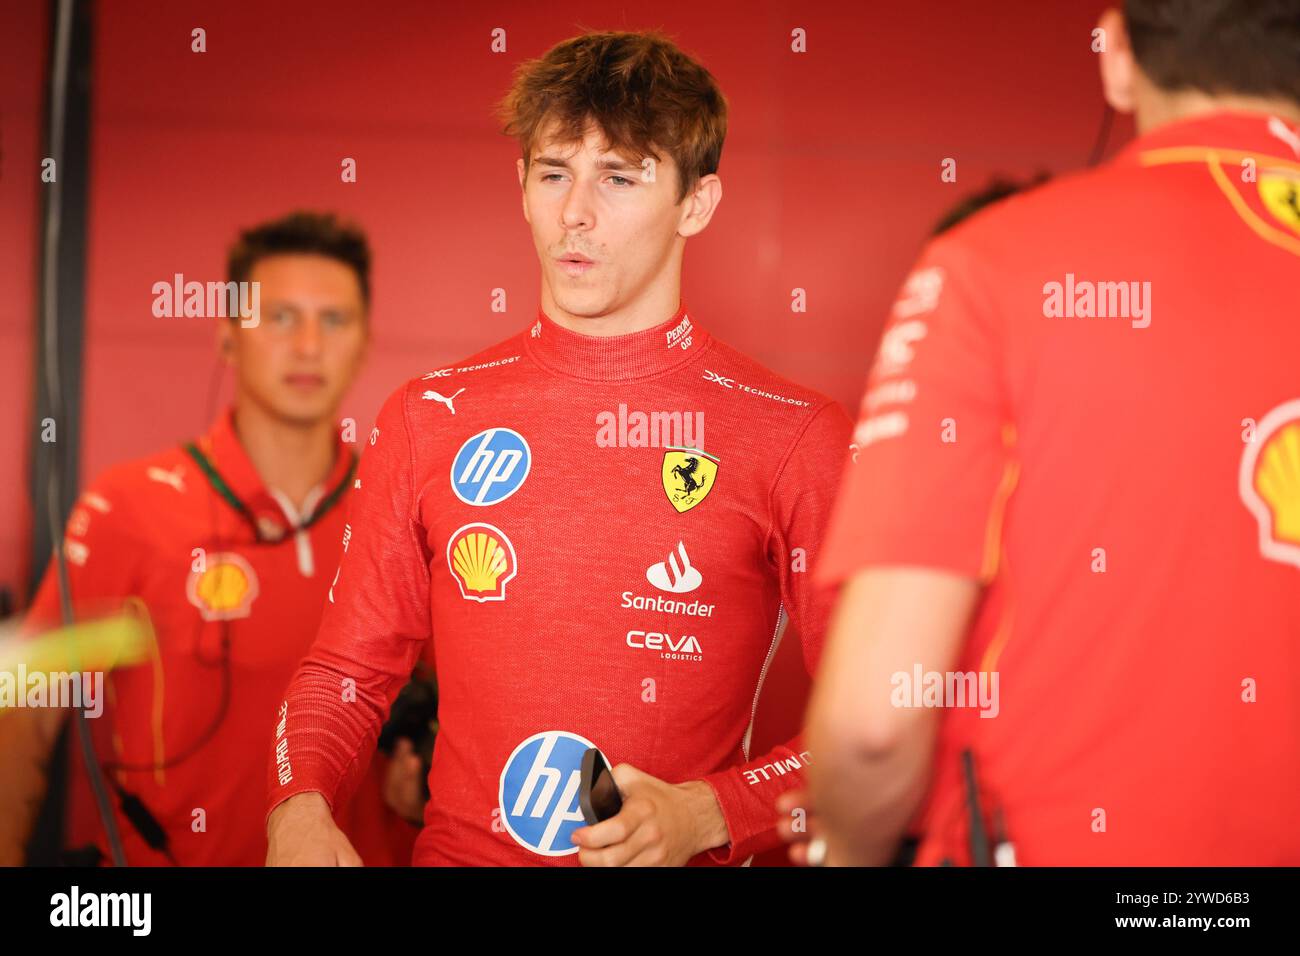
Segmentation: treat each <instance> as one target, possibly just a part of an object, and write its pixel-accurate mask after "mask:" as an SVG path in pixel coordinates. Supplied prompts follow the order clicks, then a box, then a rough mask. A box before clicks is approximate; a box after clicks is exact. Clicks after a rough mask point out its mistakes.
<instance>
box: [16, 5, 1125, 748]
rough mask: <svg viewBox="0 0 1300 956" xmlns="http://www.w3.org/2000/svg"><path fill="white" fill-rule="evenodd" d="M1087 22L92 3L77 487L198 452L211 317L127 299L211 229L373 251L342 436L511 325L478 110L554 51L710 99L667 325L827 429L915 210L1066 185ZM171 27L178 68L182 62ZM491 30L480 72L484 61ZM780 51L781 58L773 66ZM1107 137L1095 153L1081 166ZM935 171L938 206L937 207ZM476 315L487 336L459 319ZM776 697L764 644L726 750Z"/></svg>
mask: <svg viewBox="0 0 1300 956" xmlns="http://www.w3.org/2000/svg"><path fill="white" fill-rule="evenodd" d="M1103 6H1104V3H1102V2H1101V0H1082V2H1080V0H1051V2H1047V0H1000V2H998V3H996V4H984V3H980V4H976V3H942V4H934V3H929V4H926V3H912V4H899V3H892V2H891V3H885V2H868V3H847V2H845V3H824V4H818V5H816V7H810V6H809V5H807V4H802V3H793V2H774V0H766V2H745V3H739V2H724V3H708V4H699V3H694V2H690V3H688V2H680V0H669V2H663V3H659V4H655V5H653V7H652V8H650V9H646V8H645V7H643V6H639V5H632V4H627V5H622V4H609V3H594V2H586V0H584V2H578V3H571V4H566V5H563V6H562V7H557V6H554V5H550V4H534V3H475V4H471V3H463V4H462V3H436V2H414V0H404V2H403V0H390V2H387V3H385V4H381V5H377V6H374V7H371V8H367V7H366V6H364V5H359V4H356V3H354V2H351V0H277V2H276V3H273V4H267V3H262V2H253V0H238V2H235V0H227V2H221V3H217V2H202V3H200V2H190V0H184V2H172V3H166V4H159V3H156V2H148V0H112V2H109V3H101V4H99V7H98V12H97V36H96V41H95V45H94V77H95V86H94V102H93V128H92V141H93V144H94V145H93V153H92V156H91V160H90V167H91V172H92V177H93V178H92V185H91V197H92V198H91V210H90V224H91V232H90V238H89V243H90V248H89V253H90V257H89V262H90V266H89V276H88V301H89V314H88V316H87V343H86V363H87V374H86V393H85V396H84V413H85V424H86V431H85V434H86V436H87V437H86V442H85V447H84V450H83V458H82V463H83V475H82V477H83V479H88V478H89V477H90V476H92V475H93V474H94V473H95V472H97V471H99V470H100V469H102V468H103V467H105V466H106V465H108V464H110V463H111V462H114V461H118V460H121V459H124V458H128V457H132V456H137V455H140V454H143V453H145V452H148V451H150V450H152V449H155V448H157V447H159V446H160V445H164V444H168V443H172V442H175V441H177V440H178V439H180V438H182V437H184V436H189V435H192V434H194V433H195V432H197V431H198V430H200V429H201V428H202V427H203V426H204V425H205V424H206V419H207V417H208V416H209V414H210V411H211V408H210V406H209V403H208V397H207V382H208V379H209V377H210V374H211V372H212V370H213V368H214V367H215V348H214V345H213V341H214V332H213V329H212V327H211V320H202V319H158V318H154V317H153V315H152V313H151V310H150V305H151V302H152V292H151V287H152V285H153V283H154V282H156V281H159V280H168V279H169V278H170V277H171V276H172V275H173V274H174V273H177V272H180V273H183V274H184V275H185V276H186V278H187V279H190V278H193V279H199V280H200V281H206V280H208V279H219V278H222V274H221V272H222V267H223V261H224V259H223V255H224V249H225V246H226V244H227V243H228V241H229V240H230V239H231V238H232V237H233V235H234V233H235V231H236V230H237V229H238V228H239V227H241V226H246V225H249V224H252V223H254V222H256V221H258V220H260V219H263V218H266V217H269V216H273V215H277V214H280V213H282V212H284V211H287V210H289V209H290V208H294V207H300V206H309V207H328V208H332V209H336V210H339V211H341V212H343V213H345V214H347V215H349V216H352V217H354V218H356V219H357V220H359V221H360V222H361V223H362V224H363V225H364V226H365V227H366V228H367V229H368V231H369V233H370V236H371V239H372V242H373V245H374V249H375V254H376V263H375V273H374V286H375V307H374V313H373V329H374V343H373V350H372V354H371V359H370V363H369V366H368V368H367V369H366V371H365V373H364V375H363V377H362V379H361V380H360V382H359V383H358V384H357V386H356V387H355V388H354V390H353V392H352V394H351V395H350V396H349V397H348V399H347V402H346V405H345V408H344V409H343V412H342V414H343V416H350V417H352V418H355V419H356V420H357V424H358V430H357V433H358V434H359V435H365V434H366V433H367V432H368V430H369V427H370V422H371V419H372V417H373V415H374V413H375V411H376V410H377V409H378V406H379V404H380V402H381V400H382V398H383V397H384V395H386V394H387V392H388V391H389V390H391V389H392V388H393V387H395V385H396V384H397V383H398V382H399V381H400V380H402V379H403V378H405V377H408V376H411V375H414V374H418V373H421V372H424V371H427V370H429V369H431V368H436V367H438V366H441V365H443V364H446V363H449V362H451V361H453V360H455V359H458V358H461V357H464V356H466V355H468V354H470V353H472V352H475V351H477V350H479V349H481V348H483V347H484V346H486V345H488V344H491V343H492V342H495V341H497V340H498V339H500V338H503V337H505V336H507V335H509V334H511V333H513V332H515V331H517V330H518V329H520V328H522V327H524V326H525V325H527V324H529V322H530V321H531V316H532V314H533V312H534V310H535V309H536V306H537V287H538V278H537V265H536V259H535V255H534V252H533V249H532V245H531V242H530V240H529V236H528V233H527V229H526V225H525V223H524V222H523V219H522V215H521V213H520V206H519V194H518V185H517V182H516V179H515V170H514V160H515V157H516V149H515V146H514V144H513V143H512V142H511V141H509V140H507V139H505V138H504V137H502V136H501V135H500V134H499V133H498V132H497V130H496V128H495V126H494V124H493V121H492V119H491V108H492V105H493V103H494V101H495V100H496V98H497V97H498V96H499V95H500V94H501V93H502V92H503V91H504V90H505V88H506V86H507V85H508V82H509V79H510V75H511V71H512V69H513V68H514V67H515V66H516V64H517V63H518V62H519V61H520V60H521V59H523V58H525V57H531V56H537V55H539V54H540V53H541V52H543V51H544V50H545V49H546V48H547V47H549V46H550V45H551V44H553V43H555V42H557V41H558V40H560V39H563V38H564V37H566V36H569V35H571V34H573V33H575V32H578V31H579V30H580V29H582V28H592V29H611V28H618V29H637V28H646V27H659V28H662V29H665V30H666V31H667V32H669V33H670V34H671V35H673V36H674V37H675V38H676V39H677V40H678V42H679V43H681V44H682V45H683V46H684V47H685V48H686V49H687V50H689V51H691V52H693V53H694V54H696V55H697V56H698V57H700V58H701V60H702V61H703V62H704V63H705V64H706V65H707V66H708V68H709V69H710V70H711V71H712V72H713V73H714V75H715V76H716V77H717V78H718V80H719V82H720V83H721V85H722V87H723V89H724V91H725V93H726V94H727V97H728V99H729V101H730V104H731V116H730V132H729V135H728V139H727V144H726V148H725V150H724V153H723V161H722V168H721V175H722V178H723V181H724V184H725V198H724V202H723V203H722V206H721V208H720V210H719V212H718V214H717V216H716V217H715V218H714V221H713V223H712V224H711V225H710V227H709V229H708V230H707V232H706V233H705V234H703V235H702V236H701V237H699V238H697V239H694V240H692V241H691V243H690V244H689V247H688V251H687V258H686V270H685V290H684V297H685V301H686V302H687V303H688V305H689V306H690V307H691V309H692V312H693V314H694V316H695V318H696V319H697V320H698V321H700V322H702V323H704V324H705V325H706V326H708V327H709V328H710V329H711V330H712V331H713V332H714V333H715V334H716V335H718V336H719V337H721V338H723V339H725V340H727V341H729V342H730V343H731V344H733V345H735V346H736V347H738V348H740V349H741V350H742V351H745V352H748V353H749V354H751V355H753V356H755V357H756V358H758V359H759V360H760V361H762V362H764V363H766V364H768V365H770V366H771V367H773V368H775V369H776V370H777V371H779V372H781V373H783V374H785V375H787V376H789V377H791V378H794V379H797V380H799V381H802V382H805V383H807V384H810V385H813V386H815V387H818V388H820V389H821V390H823V391H825V392H827V393H828V394H830V395H832V396H834V397H835V398H837V399H839V400H841V401H842V402H844V403H845V404H846V405H847V406H849V408H850V409H852V408H854V407H856V403H857V401H858V398H859V394H860V390H861V388H862V385H863V377H864V373H865V370H866V367H867V364H868V359H869V357H870V354H871V352H872V351H873V349H874V346H875V342H876V339H877V337H878V335H879V331H880V327H881V323H882V321H883V318H884V316H885V314H886V312H887V309H888V305H889V303H890V301H891V299H892V296H893V294H894V292H895V290H896V289H897V287H898V284H899V283H900V281H901V280H902V278H903V276H904V275H905V273H906V271H907V268H908V266H909V264H910V263H911V261H912V260H913V259H914V258H915V256H916V254H917V252H918V250H919V248H920V245H921V243H922V242H923V240H924V237H925V235H926V234H927V232H928V231H929V229H930V227H931V226H932V224H933V222H934V221H935V219H936V218H937V217H938V216H939V215H940V213H941V212H942V211H944V210H945V209H946V208H947V207H949V206H950V205H952V204H953V203H954V202H955V201H957V200H958V199H959V198H960V197H961V196H963V195H965V194H967V193H969V192H971V191H973V190H976V189H978V188H979V187H981V186H982V185H983V184H984V183H985V182H986V181H987V179H988V177H989V176H990V175H991V174H993V173H1005V174H1013V175H1029V174H1031V173H1033V172H1036V171H1038V170H1040V169H1041V170H1050V171H1062V170H1066V169H1070V168H1075V167H1078V166H1080V165H1082V164H1083V162H1084V160H1085V159H1086V157H1087V155H1088V153H1089V151H1090V149H1091V147H1092V144H1093V141H1094V138H1095V136H1096V134H1097V128H1098V125H1099V123H1100V120H1101V116H1102V99H1101V95H1100V90H1099V86H1098V83H1097V79H1096V63H1095V57H1094V55H1093V54H1092V52H1091V50H1090V30H1091V28H1092V26H1093V24H1094V23H1095V20H1096V17H1097V15H1098V14H1099V13H1100V11H1101V9H1102V8H1103ZM6 17H8V14H6ZM43 18H44V10H43V6H42V5H39V4H38V5H37V7H36V12H35V13H33V14H30V15H29V14H26V13H24V14H23V15H22V17H20V18H19V19H18V21H17V23H18V27H19V29H20V30H21V31H22V32H23V34H24V36H25V39H24V41H23V42H22V43H17V42H15V33H14V32H11V31H5V32H4V34H3V36H4V39H3V40H0V44H2V46H0V52H3V53H5V54H10V53H16V54H17V55H16V57H15V58H14V59H13V60H11V58H10V56H8V55H5V56H3V57H0V70H3V73H0V77H3V79H4V81H5V90H4V96H5V100H4V101H3V105H4V106H5V107H6V110H5V113H6V115H5V127H4V133H5V147H6V154H9V153H10V150H14V151H16V152H17V153H18V154H19V155H20V157H22V161H23V162H27V161H31V162H32V163H33V166H32V167H31V170H32V173H31V175H32V178H33V180H34V178H35V165H34V163H35V158H34V156H35V149H34V146H35V144H36V142H37V140H38V137H37V130H38V128H39V124H37V123H36V122H35V121H36V119H37V114H36V106H37V105H38V104H37V101H36V100H35V99H34V98H31V97H26V98H17V105H18V109H17V111H16V112H15V111H11V110H10V109H9V107H10V106H11V105H12V104H13V103H14V102H15V98H14V97H11V95H10V94H11V93H12V92H13V91H12V90H11V89H10V84H11V82H15V83H17V81H16V79H15V77H16V76H17V75H18V74H21V75H23V76H25V77H26V79H27V81H28V82H29V84H30V85H31V87H32V89H33V90H35V89H40V88H41V85H40V78H39V76H35V75H33V74H35V73H37V72H38V71H39V70H40V69H42V66H43V63H44V44H45V39H44V37H43V35H42V30H43V26H42V23H43ZM196 27H202V28H203V29H204V30H206V33H207V52H206V53H194V52H191V49H190V44H191V30H193V29H194V28H196ZM496 28H501V29H503V30H504V31H505V36H506V46H507V49H506V52H504V53H494V52H492V48H491V42H492V31H493V30H494V29H496ZM796 28H802V29H803V30H805V31H806V35H807V49H808V52H807V53H805V54H796V53H792V52H791V50H790V44H791V31H792V30H794V29H796ZM29 40H30V42H27V41H29ZM24 124H26V125H24ZM15 126H16V127H17V132H16V133H15V132H14V129H15ZM1129 135H1130V127H1129V126H1128V124H1126V123H1121V124H1119V125H1118V126H1117V128H1116V130H1115V132H1114V134H1113V138H1112V148H1114V147H1115V146H1117V145H1119V143H1120V142H1121V141H1122V140H1124V139H1126V138H1127V137H1128V136H1129ZM344 157H352V158H354V159H355V160H356V161H357V168H358V181H357V182H356V183H343V182H341V179H340V163H341V161H342V160H343V158H344ZM946 157H951V158H954V159H956V160H957V164H958V165H957V174H958V175H957V182H956V183H943V182H942V181H941V180H940V163H941V161H942V160H943V159H944V158H946ZM6 167H8V161H6ZM11 172H12V170H11V168H6V170H5V183H6V186H8V185H9V181H10V173H11ZM37 188H39V187H37ZM4 202H5V206H4V212H5V221H4V224H3V228H2V230H0V252H3V253H5V255H3V256H0V269H3V272H0V276H3V278H4V281H5V283H6V285H5V288H6V295H5V296H4V297H3V307H2V308H3V311H0V337H2V338H0V346H2V347H3V350H4V354H3V357H2V358H0V361H2V362H3V366H0V373H2V374H3V376H4V378H3V381H2V382H0V389H3V392H2V393H0V403H2V407H3V409H4V413H3V419H2V420H0V429H3V432H2V435H3V440H4V448H5V449H6V450H7V451H9V452H11V454H9V455H5V456H3V458H0V469H2V470H3V479H4V481H5V492H4V497H3V499H0V514H2V515H3V518H4V525H3V527H4V529H5V531H4V539H3V544H4V546H5V553H4V556H3V559H2V560H3V562H4V563H3V564H0V573H3V574H4V575H5V576H6V579H8V578H10V577H16V576H17V575H19V574H20V573H21V569H22V567H23V562H25V548H26V530H25V529H26V524H25V522H27V521H28V520H29V519H28V517H27V516H26V515H25V512H24V509H25V503H24V500H25V494H20V493H14V492H13V491H11V489H12V487H13V486H12V485H11V484H10V482H11V480H12V479H14V478H16V477H17V476H18V475H20V474H21V475H22V476H23V479H24V480H25V472H20V471H19V470H18V469H17V467H16V466H14V465H13V464H11V462H14V461H18V460H22V461H23V462H25V460H26V459H25V454H26V452H25V450H24V446H25V443H26V440H27V434H28V430H29V423H28V421H27V419H26V418H25V417H23V415H22V414H19V413H16V412H15V409H17V408H29V407H30V402H29V401H28V400H27V397H26V392H28V391H30V375H29V371H28V367H29V365H30V351H29V348H30V342H26V343H22V344H21V345H20V342H19V340H20V339H21V338H23V336H24V334H26V336H27V337H28V339H30V334H31V325H30V323H31V317H32V316H33V315H34V310H33V301H32V288H31V274H32V271H33V269H34V249H35V239H36V232H35V212H36V208H37V207H36V191H35V190H34V189H33V188H31V187H30V186H26V185H25V186H24V188H23V189H22V190H21V192H20V195H19V196H18V198H17V200H16V201H15V198H14V196H13V195H7V196H5V197H4ZM11 213H12V214H13V215H12V216H11ZM1063 221H1064V219H1063ZM498 287H499V288H503V289H505V290H506V292H507V296H508V303H509V310H508V312H507V313H505V314H498V313H493V312H491V311H489V304H490V297H491V294H492V290H493V289H495V288H498ZM795 288H801V289H805V290H807V301H808V311H807V313H804V314H794V313H792V312H791V310H790V301H791V291H792V290H793V289H795ZM10 289H13V290H14V292H13V294H12V295H10V294H9V293H8V290H10ZM24 467H25V466H24ZM798 670H799V665H798V658H797V651H796V649H795V648H794V647H793V646H792V645H788V646H787V647H785V648H784V649H783V652H782V653H781V654H780V655H779V658H778V661H777V667H776V668H775V673H774V675H773V677H772V678H771V683H770V684H769V689H768V692H767V693H766V695H765V703H764V707H763V708H762V709H761V713H760V718H759V726H758V728H757V729H756V739H755V745H756V746H764V745H766V744H768V743H770V742H771V741H772V740H773V739H775V737H776V735H777V734H781V733H785V732H786V731H788V730H790V729H791V728H792V727H794V726H795V724H796V722H797V719H798V711H799V705H800V702H801V695H802V693H803V692H804V690H805V682H804V680H803V678H802V677H801V676H800V675H799V674H798Z"/></svg>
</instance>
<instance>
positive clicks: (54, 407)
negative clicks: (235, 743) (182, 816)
mask: <svg viewBox="0 0 1300 956" xmlns="http://www.w3.org/2000/svg"><path fill="white" fill-rule="evenodd" d="M72 5H73V4H72V0H59V3H58V10H57V13H56V20H55V24H54V31H55V42H54V55H53V63H52V64H51V69H50V117H49V121H50V128H49V134H50V144H49V145H50V156H51V158H53V160H54V163H55V169H59V168H61V167H62V166H63V153H64V150H63V120H64V110H65V109H66V106H67V96H68V59H69V46H70V44H71V33H72V17H73V10H72ZM48 188H49V193H48V195H49V206H48V213H47V217H46V230H45V250H44V255H43V258H42V263H41V270H42V276H41V281H42V293H43V294H42V299H43V303H42V305H43V309H42V313H43V314H42V316H41V320H42V332H43V333H44V340H45V361H46V369H45V371H46V374H45V383H46V386H47V388H46V391H47V393H48V394H47V396H46V397H47V400H48V402H49V408H50V417H51V418H52V419H53V420H54V421H55V422H56V423H62V424H64V426H65V434H66V422H67V419H66V417H65V415H64V406H63V384H62V378H61V376H60V375H59V349H58V344H57V343H58V334H59V328H58V325H59V323H58V292H59V290H58V281H57V274H58V250H59V233H60V228H61V225H62V221H63V180H62V179H60V178H56V179H55V180H54V181H53V182H51V183H50V184H49V186H48ZM56 427H57V425H56ZM64 464H65V462H64V456H63V455H62V454H61V453H60V452H58V451H57V450H56V451H55V453H54V454H52V455H51V456H50V470H49V476H48V478H47V487H46V494H47V505H48V506H47V508H46V520H47V522H48V523H49V533H50V541H51V543H52V546H53V551H54V565H55V568H56V574H57V580H58V583H59V607H60V612H61V614H62V618H63V625H64V626H65V627H67V626H70V625H71V624H72V623H73V617H72V599H71V595H70V593H69V591H68V565H67V560H66V558H65V557H64V554H63V535H62V533H61V532H62V530H63V522H62V520H61V518H62V516H61V515H60V514H59V507H60V505H59V503H60V501H61V500H62V491H63V482H62V476H61V472H62V470H63V467H64ZM76 713H77V716H76V720H77V736H78V738H79V739H80V743H81V759H82V761H83V762H84V763H85V765H86V775H87V777H89V779H90V787H91V790H92V791H93V793H94V796H95V807H96V809H97V810H98V812H99V818H100V820H101V821H102V822H103V824H104V834H105V836H106V837H107V840H108V849H109V854H110V856H111V857H112V860H113V865H114V866H126V856H125V854H124V853H123V851H122V839H121V836H120V834H119V833H118V831H117V820H116V819H115V818H114V816H113V807H112V805H111V804H110V803H109V799H108V791H107V789H106V788H105V786H104V778H103V775H102V771H101V769H100V766H99V759H98V757H97V756H96V755H95V748H94V745H93V744H92V742H91V739H90V725H89V723H88V722H87V718H86V712H85V709H84V708H78V709H77V712H76Z"/></svg>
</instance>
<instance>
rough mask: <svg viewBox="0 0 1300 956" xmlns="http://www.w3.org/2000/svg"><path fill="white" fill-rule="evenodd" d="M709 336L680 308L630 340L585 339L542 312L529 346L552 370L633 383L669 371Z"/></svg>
mask: <svg viewBox="0 0 1300 956" xmlns="http://www.w3.org/2000/svg"><path fill="white" fill-rule="evenodd" d="M708 342H709V335H708V333H707V332H705V331H704V329H702V328H700V327H699V326H698V325H696V324H695V322H694V320H692V319H691V317H690V316H689V315H688V314H687V312H686V306H685V305H682V306H680V307H679V308H678V309H677V311H676V312H675V313H674V314H673V316H672V318H670V319H668V320H667V321H665V322H661V323H659V324H658V325H656V326H655V327H654V328H650V329H644V330H643V331H640V332H629V333H627V334H626V335H584V334H582V333H580V332H571V331H570V330H568V329H566V328H564V326H562V325H558V324H556V323H555V322H554V321H553V320H552V319H551V318H550V317H549V316H547V315H546V313H545V312H543V311H542V310H541V309H538V310H537V322H536V323H535V324H534V325H533V327H532V330H531V331H530V332H529V333H528V337H527V339H526V340H525V347H526V348H527V350H528V353H529V354H530V355H531V356H532V358H533V359H534V360H535V361H536V362H537V363H538V364H539V365H542V366H545V367H546V368H549V369H551V370H552V371H556V372H561V373H563V374H566V375H571V376H573V377H575V378H581V379H587V380H590V381H607V382H609V381H630V380H633V379H639V378H648V377H650V376H655V375H660V374H663V373H665V372H669V371H671V370H672V369H675V368H677V367H679V366H681V365H684V364H686V363H687V362H689V361H691V360H693V359H694V358H695V356H696V355H698V354H699V353H700V352H701V351H703V350H704V348H705V346H706V345H707V344H708Z"/></svg>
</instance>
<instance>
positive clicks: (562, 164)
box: [533, 156, 641, 172]
mask: <svg viewBox="0 0 1300 956" xmlns="http://www.w3.org/2000/svg"><path fill="white" fill-rule="evenodd" d="M533 163H534V165H537V166H553V167H556V168H558V169H571V168H572V167H571V166H570V164H569V161H568V160H567V159H565V158H563V157H561V156H534V157H533ZM596 168H597V169H614V170H618V171H620V172H625V171H629V170H638V169H640V168H641V166H640V165H639V164H638V163H633V162H630V161H628V160H626V159H620V158H612V159H602V160H599V161H598V162H597V163H596Z"/></svg>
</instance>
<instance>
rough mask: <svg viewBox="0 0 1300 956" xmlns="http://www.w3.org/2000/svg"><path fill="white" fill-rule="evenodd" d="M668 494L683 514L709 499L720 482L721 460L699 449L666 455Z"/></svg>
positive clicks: (675, 506) (665, 484) (666, 491)
mask: <svg viewBox="0 0 1300 956" xmlns="http://www.w3.org/2000/svg"><path fill="white" fill-rule="evenodd" d="M663 477H664V494H666V495H667V496H668V501H669V502H670V503H671V504H672V506H673V507H674V508H676V509H677V511H678V513H679V514H680V513H681V512H683V511H690V510H691V509H692V508H694V507H695V506H696V505H698V504H699V503H700V502H701V501H703V500H704V499H705V498H707V497H708V496H709V492H710V491H712V490H713V486H714V485H715V484H716V483H717V480H718V459H716V458H714V457H713V456H712V455H706V454H705V453H704V452H702V451H699V450H698V449H695V448H670V449H668V450H667V451H665V452H664V476H663Z"/></svg>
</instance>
